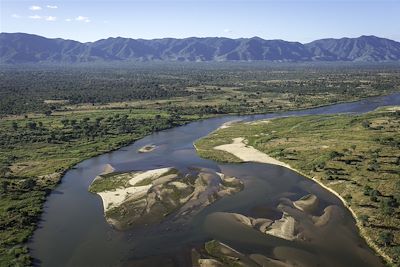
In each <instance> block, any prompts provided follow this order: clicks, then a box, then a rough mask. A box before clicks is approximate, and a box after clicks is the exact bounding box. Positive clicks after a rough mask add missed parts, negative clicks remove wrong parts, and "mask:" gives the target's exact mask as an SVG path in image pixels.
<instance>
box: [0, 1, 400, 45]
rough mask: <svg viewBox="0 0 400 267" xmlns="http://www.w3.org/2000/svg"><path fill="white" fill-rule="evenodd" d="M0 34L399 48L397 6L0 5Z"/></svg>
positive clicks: (298, 3) (257, 3) (315, 3)
mask: <svg viewBox="0 0 400 267" xmlns="http://www.w3.org/2000/svg"><path fill="white" fill-rule="evenodd" d="M0 16H1V18H0V31H1V32H25V33H31V34H38V35H42V36H45V37H49V38H64V39H73V40H77V41H81V42H90V41H96V40H99V39H104V38H108V37H117V36H121V37H129V38H143V39H154V38H164V37H173V38H185V37H192V36H196V37H229V38H241V37H244V38H249V37H254V36H258V37H261V38H263V39H283V40H287V41H298V42H302V43H306V42H310V41H313V40H316V39H321V38H341V37H358V36H361V35H376V36H379V37H385V38H389V39H393V40H397V41H400V0H350V1H347V0H264V1H263V0H212V1H211V0H174V1H171V0H164V1H162V0H158V1H157V0H147V1H144V0H131V1H129V0H114V1H111V0H47V1H45V0H36V1H32V0H0Z"/></svg>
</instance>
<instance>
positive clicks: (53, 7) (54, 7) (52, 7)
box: [46, 5, 58, 9]
mask: <svg viewBox="0 0 400 267" xmlns="http://www.w3.org/2000/svg"><path fill="white" fill-rule="evenodd" d="M46 7H47V8H50V9H56V8H58V6H52V5H47V6H46Z"/></svg>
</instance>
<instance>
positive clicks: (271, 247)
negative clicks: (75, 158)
mask: <svg viewBox="0 0 400 267" xmlns="http://www.w3.org/2000/svg"><path fill="white" fill-rule="evenodd" d="M395 104H397V105H398V104H400V94H399V93H398V94H394V95H391V96H386V97H377V98H370V99H366V100H362V101H358V102H353V103H346V104H337V105H332V106H327V107H321V108H315V109H309V110H302V111H295V112H286V113H274V114H265V115H254V116H226V117H220V118H213V119H207V120H203V121H198V122H193V123H190V124H188V125H186V126H182V127H177V128H174V129H170V130H165V131H162V132H158V133H154V134H152V135H150V136H147V137H145V138H143V139H141V140H139V141H137V142H135V143H134V144H132V145H130V146H127V147H124V148H122V149H120V150H117V151H114V152H110V153H107V154H104V155H101V156H98V157H95V158H91V159H88V160H85V161H83V162H81V163H80V164H78V165H77V166H76V168H74V169H71V170H70V171H68V172H67V173H66V174H65V175H64V177H63V179H62V183H61V184H60V185H59V186H58V187H57V188H56V190H55V191H54V192H53V193H52V194H51V195H50V196H49V197H48V200H47V202H46V203H45V208H44V214H43V216H42V220H41V222H40V224H39V228H38V229H37V230H36V231H35V233H34V236H33V237H32V239H31V241H30V243H29V247H30V249H31V251H32V255H33V257H34V258H35V259H36V264H37V265H40V266H118V265H134V266H140V264H141V262H140V261H138V259H143V258H147V257H152V258H153V259H157V260H158V259H161V261H157V265H159V264H160V262H161V263H163V264H165V265H167V264H170V263H171V264H172V265H180V266H185V265H188V264H189V263H190V257H188V255H189V253H190V249H189V248H190V247H193V246H196V245H198V244H200V243H202V242H204V241H207V240H210V239H213V238H217V239H219V240H221V241H223V242H225V243H227V244H229V245H231V246H234V247H235V248H236V249H238V250H240V251H241V252H243V253H254V252H256V251H258V252H259V253H263V254H265V255H266V256H271V255H273V257H275V258H290V257H293V258H299V259H302V260H304V262H306V263H308V264H309V265H315V266H317V265H318V264H320V265H321V266H328V265H331V266H380V265H381V264H380V262H379V259H378V258H377V257H376V256H375V255H374V254H373V252H372V251H371V250H370V249H369V248H367V247H366V245H365V242H364V241H363V240H362V239H361V238H360V237H359V234H358V232H357V229H356V227H355V222H354V220H353V219H352V217H351V215H350V213H349V212H348V211H347V210H346V209H345V208H344V207H343V205H342V204H341V202H340V201H339V199H338V198H337V197H335V196H334V195H332V194H331V193H329V192H327V191H326V190H325V189H323V188H322V187H321V186H319V185H318V184H316V183H314V182H312V181H311V180H309V179H307V178H304V177H302V176H300V175H298V174H297V173H295V172H293V171H291V170H288V169H285V168H283V167H280V166H272V165H268V164H259V163H258V164H257V163H245V164H228V165H218V164H216V163H215V162H213V161H210V160H205V159H201V158H199V157H198V156H197V154H196V151H195V150H194V148H193V142H194V141H195V140H197V139H199V138H201V137H203V136H205V135H207V134H208V133H210V132H211V131H213V130H215V129H216V128H218V127H219V126H220V125H221V124H223V123H224V122H227V121H231V120H236V119H241V120H246V121H250V120H256V119H265V118H274V117H281V116H300V115H308V114H333V113H345V112H354V113H362V112H367V111H371V110H374V109H375V108H377V107H379V106H385V105H395ZM148 144H154V145H156V146H157V148H156V149H155V150H154V151H153V152H151V153H138V152H137V150H138V149H139V148H141V147H143V146H144V145H148ZM106 164H111V165H113V166H114V167H115V168H116V170H117V171H131V170H148V169H154V168H160V167H170V166H174V167H178V168H181V169H187V168H190V167H196V166H197V167H205V168H211V169H215V170H220V171H222V172H224V173H227V174H230V175H234V176H236V177H239V178H241V179H243V181H244V182H245V184H246V187H245V189H244V190H243V191H242V192H240V193H238V194H235V195H234V196H228V197H226V198H224V199H221V200H219V201H217V202H215V203H214V204H212V205H210V206H208V207H207V208H205V209H204V210H203V211H202V212H201V213H199V214H198V215H196V216H195V217H194V218H193V220H191V221H189V222H187V221H184V222H180V221H179V220H178V221H175V222H174V221H171V220H167V221H166V222H165V223H162V224H160V225H156V226H153V227H144V228H140V229H136V230H133V231H127V232H119V231H116V230H114V229H112V228H111V227H110V226H109V225H108V224H107V223H106V221H105V219H104V216H103V207H102V202H101V199H100V197H99V196H98V195H95V194H91V193H89V192H88V191H87V189H88V187H89V185H90V183H91V182H92V180H93V179H94V178H95V177H96V176H97V175H98V174H100V173H101V172H102V170H103V168H104V166H105V165H106ZM308 193H313V194H315V195H317V196H318V198H319V199H320V200H321V201H320V205H319V209H318V211H316V212H317V213H318V214H313V215H321V214H322V212H323V209H324V208H325V207H327V206H332V205H333V206H336V207H338V209H340V210H341V213H340V214H341V215H340V216H336V217H335V220H334V222H335V224H332V225H328V226H326V227H324V229H323V231H322V230H321V232H320V236H319V237H318V238H317V237H316V238H315V239H314V241H313V242H311V243H309V244H307V243H304V242H303V243H299V242H289V241H286V240H282V239H278V238H274V237H268V236H266V235H263V234H261V233H260V232H257V231H254V230H252V229H246V228H245V227H243V226H241V225H237V224H230V223H229V222H226V221H224V220H221V219H218V218H219V217H216V216H215V215H216V214H217V213H216V212H221V211H224V212H237V213H242V214H244V215H249V216H253V217H257V216H259V217H268V218H274V219H278V218H280V216H281V213H280V211H279V210H277V209H276V206H277V205H278V204H279V203H280V201H282V199H283V201H284V199H285V198H287V199H291V200H295V199H298V198H300V197H301V196H304V195H306V194H308ZM299 216H300V215H299ZM307 216H309V215H304V214H303V215H301V216H300V217H299V218H300V220H302V221H304V223H306V222H307V218H308V217H307ZM228 226H229V227H228ZM310 227H312V226H310ZM305 229H306V230H310V231H311V230H312V228H307V227H305ZM322 241H325V242H322ZM310 255H311V256H310ZM315 255H317V256H315ZM310 258H311V259H310ZM146 263H147V264H146ZM155 264H156V263H154V264H149V262H145V263H144V266H146V265H147V266H150V265H155Z"/></svg>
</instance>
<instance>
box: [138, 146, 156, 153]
mask: <svg viewBox="0 0 400 267" xmlns="http://www.w3.org/2000/svg"><path fill="white" fill-rule="evenodd" d="M154 149H156V146H155V145H145V146H144V147H141V148H140V149H139V150H138V152H139V153H148V152H151V151H153V150H154Z"/></svg>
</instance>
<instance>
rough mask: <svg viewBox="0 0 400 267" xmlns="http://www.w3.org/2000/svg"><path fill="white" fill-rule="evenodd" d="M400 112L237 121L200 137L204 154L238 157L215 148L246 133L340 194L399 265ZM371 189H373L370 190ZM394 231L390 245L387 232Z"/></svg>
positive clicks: (253, 143) (262, 148) (227, 158)
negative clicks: (265, 121)
mask: <svg viewBox="0 0 400 267" xmlns="http://www.w3.org/2000/svg"><path fill="white" fill-rule="evenodd" d="M399 133H400V111H397V112H395V111H393V110H389V109H379V110H377V111H374V112H370V113H367V114H362V115H351V114H350V115H320V116H305V117H288V118H280V119H273V120H271V122H270V123H236V124H233V125H232V126H231V127H229V128H225V129H220V130H218V131H216V132H214V133H212V134H210V135H209V136H207V137H205V138H203V139H201V140H199V141H197V142H196V147H197V149H198V151H199V152H200V153H199V155H200V156H203V157H205V158H209V159H213V160H215V159H217V160H219V161H223V162H236V161H237V159H235V158H233V159H232V158H231V157H230V156H229V155H227V154H229V153H221V152H220V151H216V150H215V149H213V147H214V146H216V145H222V144H229V143H232V139H233V138H236V137H244V138H246V139H247V140H248V144H249V145H251V146H253V147H255V148H256V149H258V150H260V151H262V152H264V153H266V154H268V155H270V156H273V157H274V158H276V159H278V160H280V161H283V162H285V163H287V164H289V165H290V166H292V167H293V168H295V169H297V170H299V171H300V172H301V173H304V174H305V175H307V176H308V177H313V178H315V179H316V180H318V181H320V182H322V183H323V184H325V185H327V186H328V187H330V188H332V189H333V190H335V191H336V192H337V193H339V194H340V195H341V196H342V197H343V198H344V199H346V201H347V204H348V205H349V206H350V207H351V209H352V210H353V211H354V212H355V214H356V215H357V217H358V218H360V217H361V218H363V223H359V226H360V227H361V231H362V234H363V235H364V236H365V237H366V239H367V240H368V241H369V243H370V244H371V245H372V246H374V247H375V248H376V249H379V250H380V252H381V254H382V255H387V256H388V257H387V258H386V259H387V260H388V261H389V262H392V263H393V264H399V263H400V258H399V257H400V256H399V254H398V253H397V252H398V251H399V249H400V227H399V225H400V216H399V215H400V209H399V204H400V153H399V151H400V135H399ZM367 189H368V190H367ZM385 233H391V234H393V236H394V239H393V241H392V242H391V243H390V245H385V244H384V242H383V240H382V235H384V234H385Z"/></svg>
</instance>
